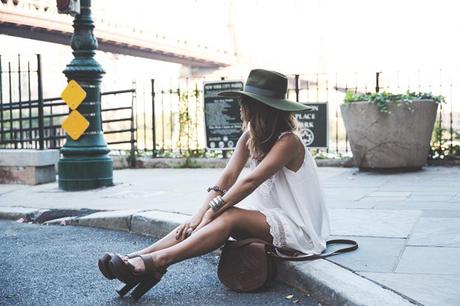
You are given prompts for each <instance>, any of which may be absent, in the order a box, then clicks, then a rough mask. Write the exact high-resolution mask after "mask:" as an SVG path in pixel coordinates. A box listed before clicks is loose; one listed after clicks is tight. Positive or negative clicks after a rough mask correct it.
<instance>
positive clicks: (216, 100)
mask: <svg viewBox="0 0 460 306" xmlns="http://www.w3.org/2000/svg"><path fill="white" fill-rule="evenodd" d="M242 89H243V82H241V81H220V82H206V83H204V90H203V93H204V94H203V96H204V120H205V127H206V147H207V148H208V149H217V150H233V149H235V146H236V142H237V141H238V139H239V138H240V136H241V134H242V132H241V125H242V121H241V117H240V106H239V104H238V100H237V99H235V98H229V97H221V96H218V95H217V94H218V93H219V92H221V91H226V90H242Z"/></svg>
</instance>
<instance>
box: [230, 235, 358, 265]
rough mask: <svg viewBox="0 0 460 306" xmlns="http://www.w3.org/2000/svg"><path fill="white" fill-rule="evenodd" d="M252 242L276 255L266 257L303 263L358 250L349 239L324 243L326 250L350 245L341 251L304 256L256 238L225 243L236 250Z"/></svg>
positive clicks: (355, 243) (269, 253)
mask: <svg viewBox="0 0 460 306" xmlns="http://www.w3.org/2000/svg"><path fill="white" fill-rule="evenodd" d="M253 242H259V243H263V244H265V245H267V246H269V247H270V248H271V249H272V250H274V251H275V252H277V253H274V252H272V251H268V252H267V253H268V255H270V256H272V257H275V258H279V259H282V260H290V261H305V260H313V259H317V258H325V257H329V256H333V255H337V254H341V253H346V252H351V251H354V250H356V249H357V248H358V243H357V242H356V241H354V240H350V239H332V240H328V241H326V248H327V247H328V246H330V245H331V244H350V245H351V246H349V247H346V248H341V249H338V250H335V251H333V252H329V253H321V254H310V255H306V254H304V253H302V252H299V251H296V250H292V249H287V248H280V247H276V246H274V245H273V244H271V243H268V242H267V241H264V240H261V239H257V238H249V239H243V240H237V241H228V242H227V243H228V244H229V245H230V246H231V247H235V248H237V247H242V246H244V245H247V244H249V243H253ZM280 253H285V254H286V253H287V254H300V255H302V254H303V255H304V256H286V255H280Z"/></svg>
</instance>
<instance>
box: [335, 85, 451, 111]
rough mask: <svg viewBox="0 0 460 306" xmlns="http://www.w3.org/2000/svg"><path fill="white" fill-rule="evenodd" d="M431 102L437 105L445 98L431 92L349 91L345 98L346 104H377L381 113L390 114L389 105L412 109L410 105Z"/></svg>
mask: <svg viewBox="0 0 460 306" xmlns="http://www.w3.org/2000/svg"><path fill="white" fill-rule="evenodd" d="M419 100H422V101H431V102H435V103H443V102H445V99H444V96H441V95H439V96H436V95H433V94H432V93H430V92H418V93H417V92H410V91H407V92H406V93H405V94H393V93H389V92H377V93H370V92H368V93H364V94H363V93H355V92H353V91H351V90H349V91H347V92H346V94H345V98H344V103H354V102H372V103H375V104H376V105H377V107H378V109H379V111H381V112H383V113H390V112H389V111H388V103H401V102H402V103H407V104H408V106H409V108H410V109H411V110H413V109H412V108H411V105H410V103H412V102H414V101H419Z"/></svg>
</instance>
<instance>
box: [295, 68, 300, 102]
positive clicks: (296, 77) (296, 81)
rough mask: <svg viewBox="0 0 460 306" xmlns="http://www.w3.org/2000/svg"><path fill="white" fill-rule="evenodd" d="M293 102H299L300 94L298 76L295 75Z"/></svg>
mask: <svg viewBox="0 0 460 306" xmlns="http://www.w3.org/2000/svg"><path fill="white" fill-rule="evenodd" d="M294 89H295V100H296V102H299V93H300V89H299V75H298V74H296V75H295V88H294Z"/></svg>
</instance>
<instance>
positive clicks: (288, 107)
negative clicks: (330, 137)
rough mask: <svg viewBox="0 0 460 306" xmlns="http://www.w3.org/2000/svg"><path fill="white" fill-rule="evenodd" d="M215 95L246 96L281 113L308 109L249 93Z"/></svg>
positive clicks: (220, 94) (240, 91)
mask: <svg viewBox="0 0 460 306" xmlns="http://www.w3.org/2000/svg"><path fill="white" fill-rule="evenodd" d="M217 95H219V96H223V97H232V98H241V96H246V97H249V98H252V99H255V100H257V101H259V102H262V103H264V104H266V105H268V106H270V107H273V108H276V109H279V110H282V111H289V112H296V111H304V110H308V109H310V108H309V107H308V106H307V105H304V104H301V103H298V102H293V101H289V100H286V99H276V98H269V97H265V96H260V95H256V94H253V93H251V92H247V91H242V90H236V91H222V92H219V93H218V94H217Z"/></svg>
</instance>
